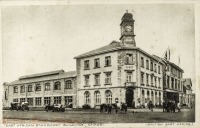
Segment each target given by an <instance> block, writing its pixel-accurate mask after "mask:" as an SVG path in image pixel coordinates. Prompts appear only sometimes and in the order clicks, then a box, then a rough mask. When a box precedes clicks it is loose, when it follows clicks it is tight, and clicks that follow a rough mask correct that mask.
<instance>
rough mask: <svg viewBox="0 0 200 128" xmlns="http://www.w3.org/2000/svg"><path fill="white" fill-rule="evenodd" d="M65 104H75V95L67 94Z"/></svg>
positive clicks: (67, 105)
mask: <svg viewBox="0 0 200 128" xmlns="http://www.w3.org/2000/svg"><path fill="white" fill-rule="evenodd" d="M65 105H66V107H70V108H71V107H72V105H73V97H72V96H65Z"/></svg>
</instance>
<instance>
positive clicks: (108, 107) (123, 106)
mask: <svg viewBox="0 0 200 128" xmlns="http://www.w3.org/2000/svg"><path fill="white" fill-rule="evenodd" d="M112 107H114V109H115V113H118V110H121V112H123V111H124V112H125V113H126V112H127V104H126V103H122V102H121V104H120V106H119V104H118V103H115V104H101V105H100V113H103V112H107V113H111V112H112Z"/></svg>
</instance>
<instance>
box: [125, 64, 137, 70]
mask: <svg viewBox="0 0 200 128" xmlns="http://www.w3.org/2000/svg"><path fill="white" fill-rule="evenodd" d="M123 68H124V70H131V71H132V70H135V66H134V65H130V64H127V65H124V66H123Z"/></svg>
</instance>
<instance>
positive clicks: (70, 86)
mask: <svg viewBox="0 0 200 128" xmlns="http://www.w3.org/2000/svg"><path fill="white" fill-rule="evenodd" d="M65 83H66V84H65V89H72V81H71V80H68V81H66V82H65Z"/></svg>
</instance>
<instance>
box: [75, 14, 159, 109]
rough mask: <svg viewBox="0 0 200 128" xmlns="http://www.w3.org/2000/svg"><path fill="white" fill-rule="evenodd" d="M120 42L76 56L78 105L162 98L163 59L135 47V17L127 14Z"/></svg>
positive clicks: (144, 103) (136, 102)
mask: <svg viewBox="0 0 200 128" xmlns="http://www.w3.org/2000/svg"><path fill="white" fill-rule="evenodd" d="M120 26H121V37H120V40H121V41H120V42H117V41H113V42H111V43H110V44H109V45H106V46H104V47H101V48H98V49H95V50H92V51H90V52H87V53H84V54H82V55H79V56H77V57H75V59H76V62H77V63H76V64H77V89H78V90H77V91H78V92H77V98H78V99H77V100H78V107H82V105H84V104H89V105H91V107H95V106H98V105H100V104H101V103H107V104H111V103H115V102H116V101H118V102H123V103H127V105H128V107H141V106H142V107H146V106H147V103H148V102H149V101H150V100H151V101H152V102H153V104H154V105H161V104H162V101H163V77H162V76H163V70H162V65H163V62H162V61H160V60H159V59H157V58H156V57H154V56H152V55H150V54H148V53H146V52H145V51H143V50H142V49H140V48H138V47H136V43H135V39H134V37H135V35H134V19H133V15H132V14H131V13H128V12H127V13H125V14H124V15H123V17H122V21H121V24H120Z"/></svg>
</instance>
